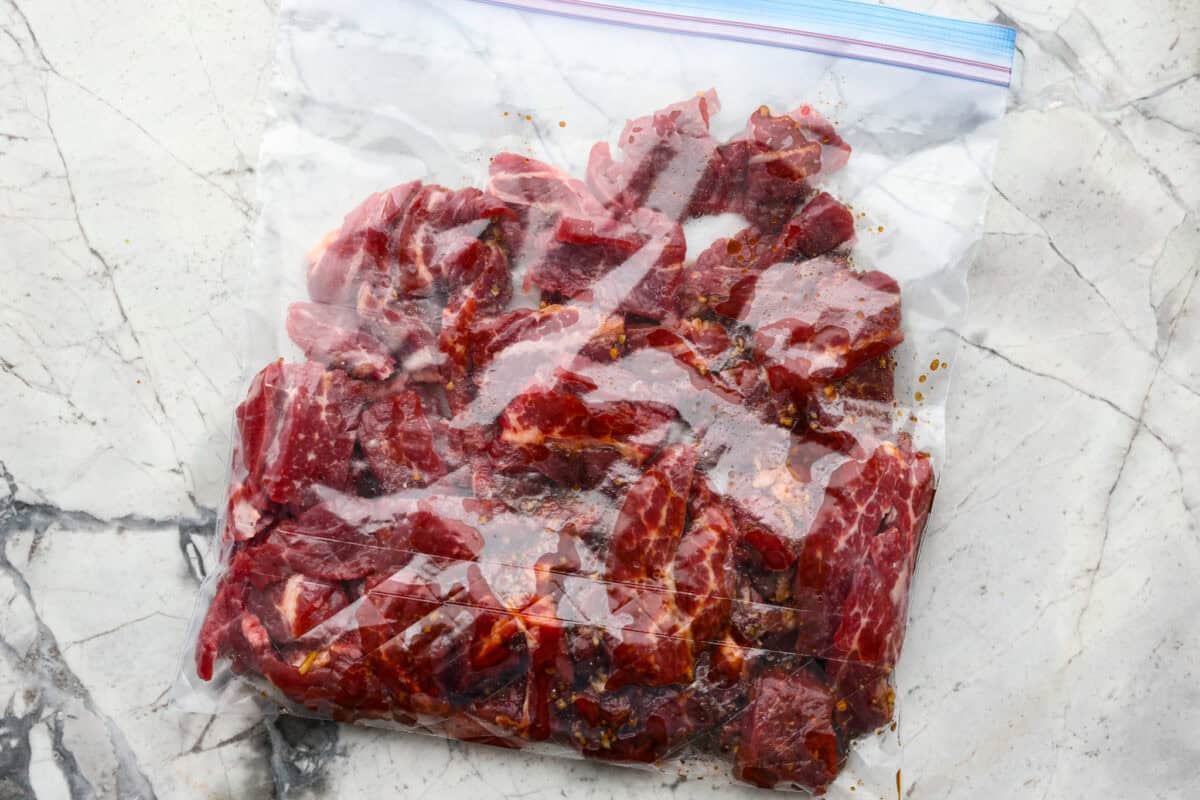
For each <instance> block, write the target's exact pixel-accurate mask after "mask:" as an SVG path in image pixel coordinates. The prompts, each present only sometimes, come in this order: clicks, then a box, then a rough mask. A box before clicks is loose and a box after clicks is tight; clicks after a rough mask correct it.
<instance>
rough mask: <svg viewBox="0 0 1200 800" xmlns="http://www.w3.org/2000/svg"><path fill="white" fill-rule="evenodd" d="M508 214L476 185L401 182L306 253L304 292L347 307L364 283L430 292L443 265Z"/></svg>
mask: <svg viewBox="0 0 1200 800" xmlns="http://www.w3.org/2000/svg"><path fill="white" fill-rule="evenodd" d="M508 214H510V211H509V209H508V207H507V206H506V205H505V204H504V203H503V202H501V201H500V200H499V199H498V198H495V197H492V196H490V195H487V194H485V193H483V192H481V191H480V190H478V189H473V188H467V189H460V190H451V189H447V188H445V187H443V186H433V185H422V184H421V183H420V182H419V181H414V182H412V183H406V184H402V185H400V186H396V187H394V188H392V189H389V190H388V191H386V192H380V193H378V194H374V195H371V196H370V197H368V198H367V199H366V200H364V201H363V202H362V203H361V204H360V205H359V206H358V208H356V209H355V210H354V211H351V212H350V213H349V214H347V215H346V218H345V220H344V221H343V222H342V225H341V227H340V228H338V230H337V231H335V232H334V233H332V234H330V235H329V236H328V237H327V239H326V241H325V242H323V243H322V245H321V246H320V247H318V248H317V249H316V250H315V251H314V252H312V253H310V255H309V258H310V262H311V266H310V268H309V274H308V290H309V294H310V295H311V297H312V299H313V300H315V301H317V302H319V303H329V304H333V305H350V304H352V303H353V302H354V301H355V299H356V297H357V296H358V292H359V289H360V287H361V286H362V285H363V284H364V283H366V284H369V285H372V286H376V287H382V288H384V289H386V290H388V291H391V292H394V293H395V294H396V296H398V297H411V296H420V295H426V294H429V293H431V292H432V291H433V290H434V289H435V288H436V287H435V281H440V280H441V279H442V278H443V273H444V272H445V271H446V270H447V265H454V264H457V265H459V266H458V268H459V269H461V268H462V267H461V263H462V262H463V260H464V259H470V258H471V255H470V254H467V253H466V252H465V251H470V253H471V254H478V251H477V250H476V248H477V245H476V242H477V241H478V239H479V237H480V236H481V235H482V234H483V233H484V231H485V230H486V229H487V227H488V225H489V224H490V221H491V220H494V219H498V218H500V217H503V216H506V215H508Z"/></svg>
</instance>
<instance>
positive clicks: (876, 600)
mask: <svg viewBox="0 0 1200 800" xmlns="http://www.w3.org/2000/svg"><path fill="white" fill-rule="evenodd" d="M883 447H884V448H886V447H887V445H884V446H883ZM895 458H896V459H897V460H898V461H899V462H900V463H899V464H897V465H896V466H895V469H896V473H897V475H896V480H895V483H894V484H893V485H894V486H895V489H894V492H895V494H894V496H893V497H892V498H891V502H890V503H886V504H885V509H886V511H885V517H884V519H883V520H881V522H880V523H879V524H880V526H881V527H883V529H882V530H880V531H879V532H877V533H875V534H874V535H873V536H872V537H870V538H869V543H868V544H867V545H866V548H865V552H863V553H862V554H861V556H860V558H859V561H858V563H857V564H856V565H855V568H854V572H853V577H852V578H851V581H850V586H849V588H848V590H847V592H846V594H845V599H844V600H843V601H842V605H841V609H840V611H841V613H840V615H839V617H838V626H837V629H836V630H835V631H834V633H833V641H832V648H831V661H830V667H829V671H830V675H831V677H832V679H833V683H834V687H835V691H836V692H837V694H838V696H839V698H841V699H843V700H844V701H845V703H846V705H847V706H848V707H849V708H848V710H847V713H846V714H845V715H844V716H845V719H844V721H843V723H842V724H843V728H844V729H845V730H846V731H847V735H849V736H857V735H861V734H862V733H865V732H867V731H869V730H871V729H872V728H876V727H878V726H880V725H884V724H886V723H887V721H888V720H890V719H891V718H892V702H893V699H894V695H893V693H892V690H891V687H890V686H888V684H887V679H888V676H889V675H890V674H891V671H892V669H893V668H894V667H895V665H896V659H897V657H898V656H899V654H900V644H901V642H902V641H903V639H904V628H905V623H906V622H907V620H906V615H907V612H908V590H909V582H910V580H911V579H912V573H913V568H914V566H915V565H916V559H917V549H918V547H919V545H920V539H921V533H922V531H923V529H924V527H925V520H926V518H927V516H928V514H929V508H930V505H931V503H932V500H933V473H932V470H931V468H930V465H929V459H928V458H927V457H925V456H923V455H921V454H914V453H912V451H911V450H910V449H908V447H907V441H906V440H903V439H902V440H901V441H900V446H899V447H898V448H896V455H895ZM884 526H885V527H884ZM840 708H841V706H840V705H839V709H840Z"/></svg>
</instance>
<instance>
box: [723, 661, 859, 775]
mask: <svg viewBox="0 0 1200 800" xmlns="http://www.w3.org/2000/svg"><path fill="white" fill-rule="evenodd" d="M833 711H834V699H833V695H832V694H831V693H830V691H829V687H828V686H826V685H825V684H824V683H823V682H822V681H821V680H820V678H818V677H817V676H816V675H814V674H813V673H811V672H809V671H807V670H805V669H798V670H797V669H788V670H769V671H767V672H764V673H763V674H762V675H760V676H759V677H758V679H757V680H756V681H755V684H754V689H753V691H752V692H751V694H750V706H749V708H747V709H746V712H745V713H744V714H743V715H742V724H741V730H740V739H739V742H738V751H737V760H736V763H735V766H734V774H735V775H737V777H738V778H740V779H742V780H744V781H746V782H747V783H753V784H755V785H756V786H762V787H764V788H767V789H770V788H774V787H775V786H778V785H780V784H784V785H796V786H799V787H802V788H805V789H810V790H818V791H819V790H822V789H824V788H825V787H826V786H827V785H829V783H830V782H832V781H833V779H834V778H835V777H836V776H837V772H838V764H839V761H840V756H839V750H838V739H837V734H836V733H835V731H834V727H833Z"/></svg>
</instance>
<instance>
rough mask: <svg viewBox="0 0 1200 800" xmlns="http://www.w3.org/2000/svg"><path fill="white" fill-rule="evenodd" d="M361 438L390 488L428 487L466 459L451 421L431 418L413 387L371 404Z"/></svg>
mask: <svg viewBox="0 0 1200 800" xmlns="http://www.w3.org/2000/svg"><path fill="white" fill-rule="evenodd" d="M358 441H359V445H360V446H361V447H362V451H363V453H364V454H365V455H366V457H367V463H368V464H369V465H370V467H371V472H372V473H373V474H374V476H375V477H376V479H378V480H379V482H380V484H381V486H382V487H383V490H384V491H386V492H398V491H402V490H404V489H408V488H411V487H414V486H428V485H429V484H430V483H432V482H433V481H436V480H437V479H438V478H441V477H442V476H443V475H445V474H446V473H448V472H451V471H453V470H454V469H455V468H456V467H457V466H458V465H459V464H460V463H461V462H462V455H461V453H457V452H455V450H456V448H455V447H454V446H453V445H454V443H453V441H452V438H451V431H450V426H449V423H448V422H446V420H444V419H440V418H437V417H432V418H431V417H430V416H428V415H427V414H426V413H425V411H424V409H423V407H422V404H421V398H420V396H419V395H417V393H416V392H412V391H404V392H400V393H399V394H396V395H393V396H391V397H388V398H384V399H380V400H377V401H375V402H374V403H372V404H371V405H370V406H369V407H368V408H367V410H366V411H364V412H363V415H362V419H361V420H360V422H359V426H358Z"/></svg>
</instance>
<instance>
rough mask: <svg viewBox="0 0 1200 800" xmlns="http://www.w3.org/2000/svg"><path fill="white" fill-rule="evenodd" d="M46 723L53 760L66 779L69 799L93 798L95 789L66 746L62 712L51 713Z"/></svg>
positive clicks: (88, 799) (85, 799)
mask: <svg viewBox="0 0 1200 800" xmlns="http://www.w3.org/2000/svg"><path fill="white" fill-rule="evenodd" d="M48 724H49V726H50V746H51V747H52V748H53V750H54V760H55V761H56V762H57V763H58V768H59V770H60V771H61V772H62V774H63V777H64V778H65V779H66V781H67V788H68V790H69V791H70V792H71V800H95V798H96V789H95V788H94V787H93V786H92V784H91V781H89V780H88V779H87V777H86V776H85V775H84V774H83V771H82V770H81V769H80V768H79V760H78V759H76V758H75V754H74V753H72V752H71V749H70V748H69V747H67V743H66V732H65V726H64V724H63V718H62V714H58V713H56V714H53V715H51V716H50V719H49V723H48Z"/></svg>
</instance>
